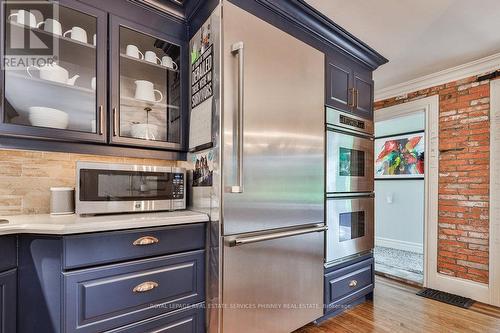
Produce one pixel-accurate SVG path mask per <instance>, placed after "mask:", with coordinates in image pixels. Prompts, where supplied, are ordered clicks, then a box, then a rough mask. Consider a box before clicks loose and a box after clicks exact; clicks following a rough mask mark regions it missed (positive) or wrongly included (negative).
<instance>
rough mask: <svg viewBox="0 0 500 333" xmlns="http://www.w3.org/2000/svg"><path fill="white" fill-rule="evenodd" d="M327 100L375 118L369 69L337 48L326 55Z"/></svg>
mask: <svg viewBox="0 0 500 333" xmlns="http://www.w3.org/2000/svg"><path fill="white" fill-rule="evenodd" d="M325 59H326V76H325V77H326V83H325V92H326V94H325V96H326V100H325V104H326V105H328V106H331V107H333V108H336V109H339V110H341V111H346V112H350V113H353V114H355V115H357V116H359V117H363V118H368V119H371V118H373V80H372V72H371V70H370V69H367V68H365V67H364V66H362V65H361V64H358V63H357V62H355V61H354V60H352V59H350V58H347V57H346V56H344V55H342V54H340V53H338V52H334V51H332V52H330V53H327V55H326V58H325Z"/></svg>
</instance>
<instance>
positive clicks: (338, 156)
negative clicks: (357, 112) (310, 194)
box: [326, 108, 374, 265]
mask: <svg viewBox="0 0 500 333" xmlns="http://www.w3.org/2000/svg"><path fill="white" fill-rule="evenodd" d="M326 137H327V149H326V151H327V161H326V170H327V176H326V192H327V199H326V217H327V224H328V232H327V236H326V262H327V265H328V264H329V263H335V262H338V261H342V260H343V259H345V258H348V257H351V256H354V255H357V254H360V253H364V252H367V251H370V250H371V249H372V248H373V246H374V194H373V190H374V145H373V122H372V121H371V120H367V119H363V118H360V117H356V116H353V115H351V114H348V113H344V112H341V111H338V110H335V109H331V108H327V134H326Z"/></svg>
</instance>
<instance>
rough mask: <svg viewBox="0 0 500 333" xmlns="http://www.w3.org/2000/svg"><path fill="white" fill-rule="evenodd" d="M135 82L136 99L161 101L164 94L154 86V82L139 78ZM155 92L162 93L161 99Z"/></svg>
mask: <svg viewBox="0 0 500 333" xmlns="http://www.w3.org/2000/svg"><path fill="white" fill-rule="evenodd" d="M134 83H135V99H140V100H143V101H148V102H153V103H159V102H161V100H162V99H163V94H162V93H161V91H159V90H158V89H155V88H154V85H153V82H150V81H146V80H137V81H134ZM155 93H158V95H160V99H156V96H155Z"/></svg>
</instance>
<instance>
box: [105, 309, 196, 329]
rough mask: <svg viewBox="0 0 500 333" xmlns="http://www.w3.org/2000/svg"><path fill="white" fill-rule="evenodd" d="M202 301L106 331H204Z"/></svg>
mask: <svg viewBox="0 0 500 333" xmlns="http://www.w3.org/2000/svg"><path fill="white" fill-rule="evenodd" d="M203 307H204V303H200V304H198V305H197V306H195V307H191V308H186V309H182V310H176V311H174V312H171V313H167V314H163V315H161V316H157V317H154V318H150V319H147V320H143V321H141V322H138V323H133V324H130V325H127V326H124V327H120V328H117V329H114V330H111V331H108V332H107V333H204V332H205V311H204V309H203Z"/></svg>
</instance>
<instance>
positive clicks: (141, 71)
mask: <svg viewBox="0 0 500 333" xmlns="http://www.w3.org/2000/svg"><path fill="white" fill-rule="evenodd" d="M120 73H121V74H122V75H125V76H127V77H130V78H136V79H138V80H148V81H152V82H154V83H155V84H158V83H161V82H164V80H165V78H166V77H167V75H168V76H169V77H172V76H176V74H178V73H179V72H178V71H176V70H173V69H170V68H168V67H165V66H162V65H158V64H154V63H152V62H149V61H145V60H141V59H137V58H133V57H129V56H127V55H124V54H121V55H120ZM176 81H177V80H173V81H172V84H173V83H175V82H176Z"/></svg>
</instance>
